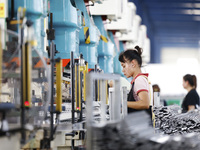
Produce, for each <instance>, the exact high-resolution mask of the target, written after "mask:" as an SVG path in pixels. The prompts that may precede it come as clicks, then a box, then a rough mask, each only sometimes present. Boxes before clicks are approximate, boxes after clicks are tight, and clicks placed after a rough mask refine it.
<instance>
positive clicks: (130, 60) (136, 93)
mask: <svg viewBox="0 0 200 150" xmlns="http://www.w3.org/2000/svg"><path fill="white" fill-rule="evenodd" d="M141 54H142V49H141V48H140V47H139V46H136V47H135V48H134V49H132V50H126V51H124V52H121V53H120V55H119V61H120V62H121V66H122V68H123V70H122V72H123V73H124V75H125V76H126V77H127V78H130V77H133V80H132V81H131V84H132V88H131V90H130V92H129V94H128V100H127V101H128V102H127V106H128V113H131V112H136V111H140V110H147V112H148V113H149V114H151V107H150V104H151V102H152V98H153V96H152V93H153V92H152V86H151V84H149V81H148V74H147V73H142V72H141V66H142V57H141ZM151 105H152V104H151Z"/></svg>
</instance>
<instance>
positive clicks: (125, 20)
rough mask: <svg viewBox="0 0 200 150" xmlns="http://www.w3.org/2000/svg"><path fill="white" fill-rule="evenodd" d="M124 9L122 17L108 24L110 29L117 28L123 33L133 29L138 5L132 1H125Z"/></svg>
mask: <svg viewBox="0 0 200 150" xmlns="http://www.w3.org/2000/svg"><path fill="white" fill-rule="evenodd" d="M124 2H125V1H124ZM123 9H124V12H123V14H122V18H121V19H117V21H112V22H111V23H110V24H107V29H108V30H117V31H120V32H123V33H127V32H129V31H131V27H132V26H133V17H134V14H135V11H136V6H135V5H134V3H132V2H128V3H127V1H126V3H124V7H123Z"/></svg>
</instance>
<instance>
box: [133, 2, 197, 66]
mask: <svg viewBox="0 0 200 150" xmlns="http://www.w3.org/2000/svg"><path fill="white" fill-rule="evenodd" d="M129 1H130V2H134V3H135V5H136V7H137V14H139V15H140V16H141V18H142V24H145V25H147V30H148V31H147V32H148V36H149V38H150V39H151V44H152V46H151V49H152V53H151V54H154V53H156V52H157V53H159V52H160V50H161V48H162V47H193V48H197V49H198V48H199V45H200V44H199V41H200V0H129ZM154 56H156V54H154ZM154 56H152V57H151V61H152V62H156V63H159V62H160V59H159V58H158V56H157V58H154Z"/></svg>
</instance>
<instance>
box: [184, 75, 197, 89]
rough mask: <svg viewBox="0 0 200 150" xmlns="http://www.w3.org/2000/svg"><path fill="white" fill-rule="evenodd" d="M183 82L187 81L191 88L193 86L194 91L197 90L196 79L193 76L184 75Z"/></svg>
mask: <svg viewBox="0 0 200 150" xmlns="http://www.w3.org/2000/svg"><path fill="white" fill-rule="evenodd" d="M183 80H184V81H188V82H189V84H190V85H191V86H194V88H195V89H196V88H197V78H196V76H195V75H191V74H186V75H185V76H183Z"/></svg>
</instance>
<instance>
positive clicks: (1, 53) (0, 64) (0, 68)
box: [0, 28, 3, 102]
mask: <svg viewBox="0 0 200 150" xmlns="http://www.w3.org/2000/svg"><path fill="white" fill-rule="evenodd" d="M2 60H3V49H2V39H1V28H0V102H1V94H2V83H1V81H2Z"/></svg>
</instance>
